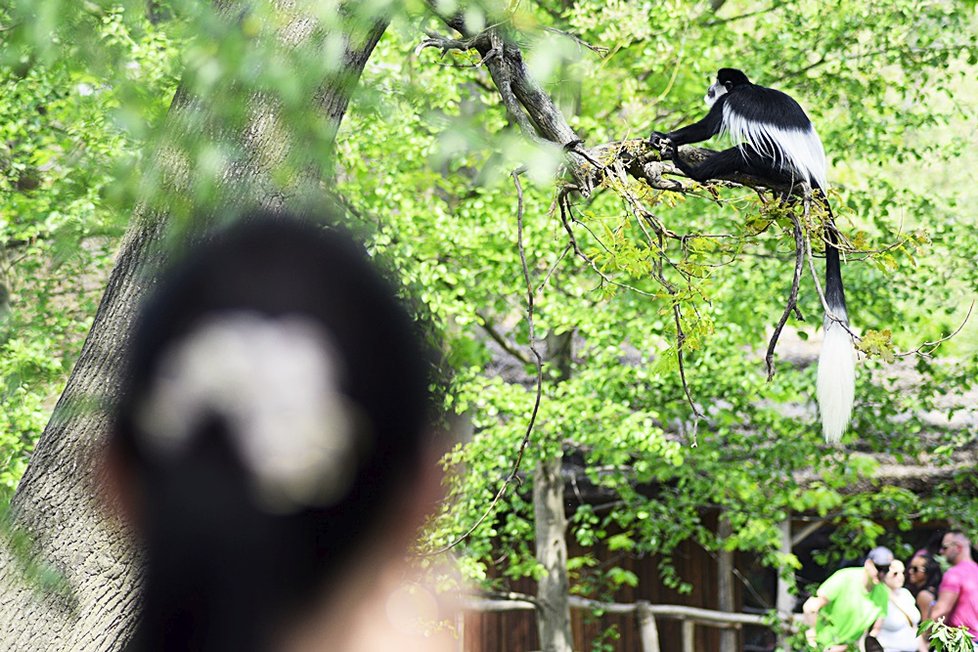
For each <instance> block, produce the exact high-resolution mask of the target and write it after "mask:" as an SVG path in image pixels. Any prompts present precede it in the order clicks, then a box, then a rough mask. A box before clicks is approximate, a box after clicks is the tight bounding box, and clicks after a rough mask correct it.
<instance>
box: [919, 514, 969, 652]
mask: <svg viewBox="0 0 978 652" xmlns="http://www.w3.org/2000/svg"><path fill="white" fill-rule="evenodd" d="M941 552H942V553H943V554H944V558H945V559H947V561H948V562H949V563H950V564H951V567H950V568H948V569H947V571H946V572H945V573H944V578H943V579H942V580H941V585H940V587H939V588H938V592H937V603H936V604H935V605H934V608H933V609H931V612H930V617H931V619H932V620H938V619H939V618H943V619H944V623H945V624H947V625H949V626H951V627H967V628H968V632H969V633H970V634H971V636H972V638H974V636H975V634H976V633H978V564H976V563H975V562H974V561H973V560H972V559H971V541H970V540H969V539H968V537H967V536H966V535H965V534H964V532H962V531H961V530H951V531H949V532H947V533H946V534H945V535H944V540H943V541H942V543H941Z"/></svg>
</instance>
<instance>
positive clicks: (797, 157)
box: [649, 68, 856, 443]
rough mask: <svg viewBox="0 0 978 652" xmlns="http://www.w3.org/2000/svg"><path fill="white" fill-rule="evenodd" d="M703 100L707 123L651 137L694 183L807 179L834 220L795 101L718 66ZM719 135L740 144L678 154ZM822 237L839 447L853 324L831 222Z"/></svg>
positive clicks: (828, 364)
mask: <svg viewBox="0 0 978 652" xmlns="http://www.w3.org/2000/svg"><path fill="white" fill-rule="evenodd" d="M703 99H704V100H705V101H706V104H707V106H709V107H710V112H709V113H707V115H706V117H705V118H703V119H702V120H700V121H699V122H695V123H693V124H691V125H689V126H686V127H683V128H682V129H677V130H676V131H671V132H669V133H668V134H662V133H659V132H653V133H652V135H651V136H650V137H649V141H650V143H651V144H652V146H653V147H656V148H658V149H659V150H660V151H662V153H663V155H664V156H667V157H669V158H671V159H672V160H673V161H674V162H675V164H676V167H678V168H679V169H680V170H682V172H683V173H684V174H685V175H686V176H688V177H689V178H691V179H694V180H696V181H706V180H707V179H715V178H718V177H724V176H728V175H730V174H735V173H742V174H750V175H753V176H757V177H761V178H764V179H770V180H772V181H777V182H780V183H788V184H790V183H801V182H805V181H807V182H808V183H809V184H810V185H811V186H812V188H814V189H815V191H816V193H817V194H818V195H820V196H821V198H822V200H823V201H824V202H825V207H826V210H827V211H828V214H829V218H830V219H831V220H832V221H833V222H834V220H835V218H834V216H833V215H832V209H831V208H830V207H829V203H828V198H827V197H826V195H825V191H826V190H827V189H828V182H827V179H826V164H825V150H824V149H823V148H822V141H821V140H820V139H819V137H818V134H817V133H816V132H815V128H814V127H813V126H812V123H811V120H809V119H808V116H807V115H805V111H804V110H803V109H802V108H801V106H800V105H799V104H798V102H796V101H795V100H794V99H793V98H791V97H790V96H788V95H786V94H785V93H782V92H781V91H777V90H774V89H773V88H765V87H764V86H758V85H757V84H752V83H751V82H750V80H749V79H747V75H745V74H744V73H743V72H741V71H740V70H736V69H733V68H721V69H720V71H719V72H718V73H717V79H716V81H715V82H714V83H713V85H711V86H710V88H709V90H708V91H707V92H706V96H705V97H704V98H703ZM721 132H724V133H727V134H729V135H730V136H731V138H732V139H733V140H734V142H736V143H737V145H736V146H735V147H732V148H730V149H727V150H724V151H722V152H718V153H716V154H714V155H712V156H710V157H709V158H708V159H706V160H705V161H703V162H702V163H699V164H698V165H690V164H688V163H686V162H685V161H683V160H682V159H681V158H680V157H679V156H678V154H677V149H678V147H679V146H680V145H685V144H687V143H698V142H700V141H703V140H707V139H708V138H711V137H713V136H715V135H716V134H718V133H721ZM825 233H826V240H827V242H826V245H825V300H826V303H828V306H829V310H830V311H831V313H832V314H833V315H834V316H835V317H837V318H838V319H839V320H840V321H841V322H842V323H841V324H840V323H838V322H837V321H835V320H833V319H832V318H831V317H829V315H826V316H825V319H824V326H825V341H824V342H823V344H822V352H821V355H820V356H819V362H818V392H817V393H818V404H819V411H820V412H821V415H822V431H823V433H824V435H825V439H826V440H827V441H829V442H831V443H835V442H838V441H839V439H840V438H841V437H842V433H843V432H844V431H845V429H846V426H847V425H848V423H849V417H850V415H851V413H852V403H853V396H854V394H855V379H856V370H855V352H854V350H853V344H852V338H851V337H850V335H849V333H848V332H847V329H846V328H845V327H844V326H843V324H844V325H845V326H848V324H849V317H848V314H847V312H846V298H845V292H844V291H843V288H842V272H841V269H840V265H839V250H838V248H837V245H838V244H839V241H838V236H837V235H836V233H835V230H834V224H833V225H830V226H829V228H826V229H825Z"/></svg>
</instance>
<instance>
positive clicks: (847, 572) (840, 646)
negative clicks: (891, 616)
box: [802, 546, 893, 652]
mask: <svg viewBox="0 0 978 652" xmlns="http://www.w3.org/2000/svg"><path fill="white" fill-rule="evenodd" d="M892 561H893V553H892V552H891V551H890V549H889V548H884V547H883V546H880V547H878V548H873V549H872V550H870V551H869V554H868V555H867V556H866V561H865V562H864V563H863V565H862V566H858V567H856V568H843V569H842V570H839V571H836V572H835V573H833V574H832V575H831V576H830V577H829V579H827V580H825V581H824V582H823V583H822V585H821V586H819V587H818V590H817V591H816V592H815V595H813V596H812V597H810V598H808V600H806V601H805V606H804V607H803V608H802V611H803V612H804V616H805V623H806V624H807V625H808V626H809V629H808V631H807V632H806V634H807V636H808V643H809V644H810V645H811V646H812V647H814V648H816V649H817V650H818V652H845V651H846V650H850V649H859V650H861V649H865V650H866V652H872V650H876V649H878V650H882V647H879V644H878V643H876V641H875V639H874V638H873V636H874V635H875V633H876V632H877V631H879V628H880V625H881V624H882V622H883V617H884V616H885V615H886V609H887V606H888V600H889V596H888V593H887V591H888V589H887V587H886V585H885V584H883V583H882V582H881V580H882V578H883V577H884V576H885V575H886V572H887V571H888V570H889V569H890V563H892ZM864 637H866V638H865V640H864ZM874 644H875V646H874ZM850 646H852V647H850Z"/></svg>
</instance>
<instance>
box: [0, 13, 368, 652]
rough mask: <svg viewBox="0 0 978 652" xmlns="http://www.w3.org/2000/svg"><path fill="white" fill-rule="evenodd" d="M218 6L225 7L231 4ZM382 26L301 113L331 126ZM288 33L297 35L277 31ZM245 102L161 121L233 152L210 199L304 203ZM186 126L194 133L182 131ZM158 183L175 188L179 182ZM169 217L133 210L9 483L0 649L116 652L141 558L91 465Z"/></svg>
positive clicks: (270, 107)
mask: <svg viewBox="0 0 978 652" xmlns="http://www.w3.org/2000/svg"><path fill="white" fill-rule="evenodd" d="M221 4H222V5H223V6H224V7H225V8H227V7H228V5H233V4H234V3H233V2H231V3H221ZM288 4H289V3H288V2H283V5H286V6H287V5H288ZM310 21H311V19H310ZM310 21H305V22H302V21H299V22H292V23H290V27H289V28H284V29H283V31H282V32H280V33H279V34H278V35H277V37H278V38H280V39H282V41H283V43H284V45H285V46H286V47H303V43H302V40H303V34H304V33H305V34H306V36H308V34H309V31H308V30H309V29H310ZM387 22H388V19H387V18H377V19H375V20H374V21H373V22H372V23H371V24H368V25H365V26H361V27H360V28H358V30H357V33H356V34H352V35H349V34H345V36H347V37H348V38H347V41H346V42H347V47H346V51H345V53H344V67H345V69H344V71H343V73H344V74H342V75H337V76H335V77H332V78H330V79H329V80H324V81H323V83H322V84H321V85H320V87H319V88H318V90H316V91H315V92H314V93H310V95H314V96H311V97H310V102H309V104H310V110H317V111H321V112H322V114H323V115H325V116H326V117H327V118H328V119H329V120H330V121H332V123H333V124H334V125H336V126H337V127H338V126H339V123H340V121H341V120H342V118H343V115H344V114H345V112H346V108H347V104H348V100H349V95H350V91H351V89H352V87H353V85H355V84H356V82H357V80H358V79H359V77H360V74H361V73H362V71H363V67H364V65H365V64H366V61H367V59H368V58H369V56H370V54H371V52H372V51H373V49H374V46H375V45H376V44H377V41H378V40H379V39H380V37H381V35H382V34H383V33H384V31H385V29H386V27H387ZM290 28H291V29H296V30H297V31H296V32H293V33H288V32H287V30H288V29H290ZM313 29H314V28H313ZM250 99H251V100H252V104H253V106H254V107H257V108H255V110H254V111H253V115H254V118H253V120H252V121H251V122H250V123H249V125H247V126H246V127H245V128H244V129H242V130H241V131H239V132H237V133H230V134H229V133H224V132H223V130H222V128H221V126H220V125H213V124H211V125H210V126H207V125H208V120H206V119H205V120H188V119H186V118H187V117H188V116H189V115H190V114H194V113H197V114H198V115H199V112H201V111H205V112H206V98H195V97H192V96H191V95H190V94H189V93H186V92H183V91H178V92H177V94H176V96H175V98H174V100H173V103H172V105H171V108H170V112H169V114H168V116H167V122H168V124H169V125H170V126H171V128H172V129H173V130H174V132H180V131H181V130H183V133H178V134H176V135H182V136H187V135H190V136H193V138H195V139H200V140H204V139H207V140H209V141H213V140H215V139H221V138H229V137H230V138H235V139H237V141H238V143H239V144H241V145H242V146H243V148H244V150H245V151H246V152H247V156H246V159H245V160H244V161H240V162H239V165H236V166H235V167H234V169H228V170H227V171H226V173H225V175H224V179H223V186H222V192H221V195H222V197H225V198H227V199H228V200H229V201H236V202H237V203H238V204H239V205H242V206H243V205H251V206H254V205H259V206H264V207H269V208H282V207H288V206H290V205H292V204H294V203H298V202H305V201H308V196H309V195H308V193H309V190H310V188H309V184H310V183H315V181H316V180H315V179H313V178H312V176H310V177H308V178H304V179H302V180H298V181H297V182H296V183H295V184H293V185H292V186H291V187H290V189H289V190H288V191H285V192H282V191H281V190H280V189H276V190H271V188H273V187H276V188H277V186H275V184H273V183H271V181H270V180H269V179H268V178H267V177H268V176H269V173H270V171H271V170H270V166H271V164H272V162H273V161H274V160H275V158H276V157H284V156H288V155H289V147H290V146H291V147H301V146H302V143H290V144H288V145H285V146H283V143H282V142H281V140H280V139H281V132H279V131H272V130H271V129H268V130H264V131H263V130H262V127H261V126H262V125H265V124H271V123H274V112H275V106H274V103H273V102H268V101H266V99H265V98H254V97H253V98H250ZM188 125H197V127H190V126H188ZM201 125H203V126H201ZM193 129H201V131H199V132H197V131H188V130H193ZM333 133H334V134H335V130H334V132H333ZM272 139H276V140H275V142H272ZM270 154H272V156H270ZM312 154H315V155H316V156H324V155H329V154H330V153H328V152H326V153H324V152H316V153H312ZM312 154H310V157H311V156H312ZM156 160H157V162H158V164H160V165H164V166H165V164H166V162H167V161H166V154H164V153H160V154H158V156H157V159H156ZM279 160H282V159H281V158H279ZM169 181H171V182H172V183H173V185H175V186H176V187H177V188H179V187H180V185H181V184H182V183H186V182H187V181H188V180H187V179H170V180H169ZM318 187H319V186H318V184H316V188H318ZM313 191H315V189H314V190H313ZM168 218H169V214H168V212H167V211H166V210H165V208H164V209H158V210H150V209H147V208H146V207H138V208H137V209H136V210H135V211H134V214H133V216H132V219H131V222H130V227H129V230H128V232H127V234H126V236H125V238H124V241H123V244H122V247H121V249H120V251H119V254H118V259H117V262H116V266H115V268H114V269H113V271H112V274H111V276H110V279H109V282H108V287H107V289H106V292H105V294H104V296H103V298H102V300H101V303H100V305H99V308H98V311H97V313H96V316H95V321H94V323H93V325H92V328H91V330H90V331H89V334H88V337H87V339H86V341H85V344H84V346H83V349H82V352H81V355H80V357H79V359H78V362H77V363H76V365H75V367H74V369H73V371H72V374H71V377H70V378H69V381H68V384H67V387H66V388H65V391H64V393H63V394H62V396H61V398H60V400H59V402H58V404H57V406H56V408H55V410H54V413H53V416H52V418H51V420H50V422H49V423H48V425H47V427H46V428H45V429H44V432H43V433H42V435H41V438H40V440H39V441H38V444H37V447H36V448H35V450H34V453H33V455H32V457H31V462H30V465H29V466H28V469H27V472H26V473H25V475H24V478H23V479H22V481H21V483H20V485H19V486H18V488H17V492H16V494H15V496H14V499H13V501H12V504H11V519H12V523H11V527H12V530H13V532H14V536H12V537H9V538H7V539H6V540H5V541H4V545H0V650H3V651H8V650H9V651H11V652H13V651H16V652H33V651H37V652H42V651H43V652H53V651H58V650H64V651H65V652H69V651H70V652H89V651H92V652H94V651H106V650H117V649H120V647H121V646H122V645H123V644H124V643H125V641H126V640H127V639H128V637H129V635H130V634H131V632H132V629H133V627H134V625H135V623H136V619H137V615H138V611H139V596H138V588H139V581H140V580H139V577H140V560H139V556H138V554H137V551H136V550H134V549H133V547H132V546H131V545H130V537H129V536H128V533H127V532H126V531H125V530H124V529H123V527H122V526H121V525H120V524H118V523H116V522H114V521H113V520H112V519H109V518H107V517H106V515H105V512H104V510H103V509H101V507H100V502H99V497H98V491H97V485H98V482H97V478H96V468H97V465H96V460H97V457H98V452H99V450H100V446H101V444H102V442H103V441H104V437H105V433H106V426H107V416H108V414H109V410H110V409H111V406H112V404H113V401H114V399H115V397H116V395H117V393H118V391H119V380H120V371H121V366H120V363H121V360H122V358H123V356H122V355H120V352H121V351H123V350H124V349H125V348H126V343H127V341H128V338H129V334H130V327H131V325H132V322H133V317H134V314H135V311H136V307H137V305H138V302H139V300H140V297H142V296H143V295H144V294H145V292H146V291H147V289H148V288H149V287H151V286H152V284H153V271H154V270H155V269H157V268H158V265H159V263H160V262H161V260H160V259H161V254H160V252H161V251H162V248H161V247H160V246H159V243H160V240H161V236H162V234H163V233H164V232H165V231H166V228H167V223H168ZM15 539H19V540H26V541H27V542H29V551H27V552H24V551H23V550H21V551H20V552H15V551H14V549H15V546H14V545H10V544H11V543H12V541H13V540H15ZM18 549H20V547H18ZM38 569H51V570H53V571H54V572H55V573H56V574H57V575H59V576H60V580H59V581H58V582H57V583H55V584H53V585H49V584H46V583H44V582H42V581H40V580H39V573H38Z"/></svg>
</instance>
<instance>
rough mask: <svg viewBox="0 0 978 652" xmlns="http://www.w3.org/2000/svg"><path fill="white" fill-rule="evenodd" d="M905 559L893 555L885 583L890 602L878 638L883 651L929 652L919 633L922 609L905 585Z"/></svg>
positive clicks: (884, 579)
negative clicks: (918, 627)
mask: <svg viewBox="0 0 978 652" xmlns="http://www.w3.org/2000/svg"><path fill="white" fill-rule="evenodd" d="M904 577H905V574H904V570H903V562H902V561H900V560H899V559H894V560H893V563H892V564H890V570H889V571H887V573H886V576H885V577H884V578H883V583H884V584H886V586H887V588H888V589H890V604H889V606H888V607H887V609H886V616H885V617H884V618H883V624H882V625H881V626H880V631H879V634H878V635H877V636H876V640H878V641H879V643H880V645H882V646H883V650H884V652H927V644H926V643H925V642H924V640H923V638H922V637H920V636H917V626H918V625H920V611H919V610H918V609H917V604H916V602H915V601H914V597H913V596H912V595H911V594H910V591H908V590H907V589H905V588H904V587H903V583H904Z"/></svg>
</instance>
